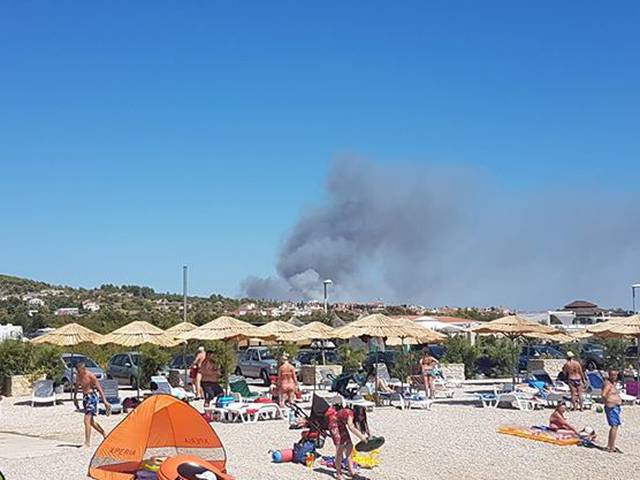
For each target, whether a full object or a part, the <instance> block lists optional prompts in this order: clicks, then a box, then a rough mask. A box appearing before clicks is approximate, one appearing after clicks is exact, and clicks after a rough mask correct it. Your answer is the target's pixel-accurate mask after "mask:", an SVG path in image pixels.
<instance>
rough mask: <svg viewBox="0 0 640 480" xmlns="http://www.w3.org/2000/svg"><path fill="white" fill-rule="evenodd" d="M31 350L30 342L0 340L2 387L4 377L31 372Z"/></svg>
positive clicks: (0, 382) (0, 379)
mask: <svg viewBox="0 0 640 480" xmlns="http://www.w3.org/2000/svg"><path fill="white" fill-rule="evenodd" d="M32 351H33V345H32V344H30V343H27V342H21V341H20V340H5V341H4V342H0V386H2V387H3V386H4V383H5V379H6V378H7V377H10V376H11V375H26V374H28V373H31V371H30V366H31V353H32Z"/></svg>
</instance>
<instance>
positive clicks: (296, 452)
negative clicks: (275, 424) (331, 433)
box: [293, 440, 316, 465]
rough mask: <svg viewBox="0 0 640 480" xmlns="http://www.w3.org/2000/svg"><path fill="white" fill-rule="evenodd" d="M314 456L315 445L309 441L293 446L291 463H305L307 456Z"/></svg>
mask: <svg viewBox="0 0 640 480" xmlns="http://www.w3.org/2000/svg"><path fill="white" fill-rule="evenodd" d="M310 453H311V454H313V455H315V454H316V444H315V443H314V442H311V441H309V440H305V441H302V442H298V443H294V444H293V463H300V464H302V465H304V464H306V463H307V455H309V454H310Z"/></svg>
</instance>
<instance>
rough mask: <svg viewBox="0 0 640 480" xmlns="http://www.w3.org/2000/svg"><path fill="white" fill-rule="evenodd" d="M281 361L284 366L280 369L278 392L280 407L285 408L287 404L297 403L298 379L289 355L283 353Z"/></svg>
mask: <svg viewBox="0 0 640 480" xmlns="http://www.w3.org/2000/svg"><path fill="white" fill-rule="evenodd" d="M281 360H282V364H281V365H280V367H279V368H278V381H277V385H276V390H277V392H278V400H279V403H280V407H284V406H285V405H286V404H287V403H293V402H294V401H295V399H296V390H297V389H298V380H297V379H296V369H295V368H294V367H293V365H291V364H290V363H289V355H288V354H287V353H283V354H282V358H281Z"/></svg>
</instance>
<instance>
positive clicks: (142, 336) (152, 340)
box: [99, 320, 180, 347]
mask: <svg viewBox="0 0 640 480" xmlns="http://www.w3.org/2000/svg"><path fill="white" fill-rule="evenodd" d="M105 343H115V344H116V345H122V346H123V347H138V346H140V345H143V344H145V343H149V344H151V345H157V346H159V347H175V346H176V345H178V344H179V343H180V342H179V341H177V340H176V339H175V338H173V337H172V336H171V335H167V334H166V332H165V331H164V330H162V329H161V328H158V327H156V326H155V325H151V324H150V323H149V322H144V321H140V320H138V321H135V322H131V323H129V324H127V325H125V326H124V327H120V328H118V329H117V330H114V331H113V332H111V333H109V334H107V335H105V336H103V337H102V338H101V339H100V341H99V344H105Z"/></svg>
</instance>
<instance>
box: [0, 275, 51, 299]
mask: <svg viewBox="0 0 640 480" xmlns="http://www.w3.org/2000/svg"><path fill="white" fill-rule="evenodd" d="M47 288H54V287H53V286H52V285H49V284H48V283H44V282H38V281H36V280H29V279H28V278H20V277H13V276H11V275H2V274H0V296H2V295H7V294H20V295H21V294H26V293H28V292H31V291H40V290H44V289H47ZM57 288H62V287H57Z"/></svg>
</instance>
